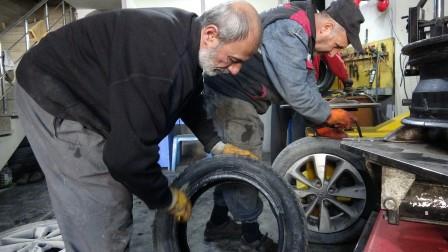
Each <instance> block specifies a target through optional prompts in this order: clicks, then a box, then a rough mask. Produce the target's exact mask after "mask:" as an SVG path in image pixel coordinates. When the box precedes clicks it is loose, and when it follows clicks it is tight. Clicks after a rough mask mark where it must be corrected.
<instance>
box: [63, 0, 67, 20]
mask: <svg viewBox="0 0 448 252" xmlns="http://www.w3.org/2000/svg"><path fill="white" fill-rule="evenodd" d="M62 17H63V18H62V24H63V25H66V24H67V20H66V19H65V1H62Z"/></svg>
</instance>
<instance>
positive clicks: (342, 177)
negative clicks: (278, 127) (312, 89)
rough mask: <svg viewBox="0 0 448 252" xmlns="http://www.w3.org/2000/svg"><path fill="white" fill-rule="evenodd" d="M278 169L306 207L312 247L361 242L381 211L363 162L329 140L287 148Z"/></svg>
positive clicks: (311, 139)
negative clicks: (368, 222) (371, 217)
mask: <svg viewBox="0 0 448 252" xmlns="http://www.w3.org/2000/svg"><path fill="white" fill-rule="evenodd" d="M273 169H274V171H276V172H277V173H278V174H279V175H280V176H281V177H283V179H284V180H285V181H286V182H287V183H288V184H289V185H291V186H292V187H293V188H294V192H295V196H296V197H297V199H298V200H299V201H300V202H301V203H302V206H303V208H304V212H305V220H306V222H307V227H308V230H309V232H308V234H309V241H310V242H315V243H323V244H334V243H342V242H347V241H351V240H354V239H357V238H358V236H359V234H360V233H361V231H362V228H363V226H364V224H365V222H366V220H367V219H368V216H369V214H370V212H371V211H372V210H373V209H374V208H375V206H376V201H377V199H376V193H375V188H374V186H373V183H372V181H371V179H370V177H369V175H368V172H367V170H366V168H365V165H364V163H363V160H362V158H361V157H359V156H356V155H353V154H351V153H349V152H347V151H344V150H342V149H340V148H339V141H337V140H332V139H328V138H317V137H308V138H302V139H299V140H297V141H295V142H294V143H292V144H290V145H288V146H287V147H286V148H285V149H284V150H283V151H282V152H281V153H280V154H279V156H278V157H277V158H276V159H275V161H274V164H273Z"/></svg>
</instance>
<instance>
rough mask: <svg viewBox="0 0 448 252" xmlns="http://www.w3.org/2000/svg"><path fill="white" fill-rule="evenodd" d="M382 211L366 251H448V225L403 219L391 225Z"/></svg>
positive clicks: (365, 248)
mask: <svg viewBox="0 0 448 252" xmlns="http://www.w3.org/2000/svg"><path fill="white" fill-rule="evenodd" d="M383 215H384V211H380V213H378V216H377V218H376V222H375V225H374V226H373V229H372V231H371V232H370V236H369V240H368V242H367V244H366V246H365V247H364V252H378V251H384V252H420V251H425V252H448V226H442V225H434V224H426V223H418V222H411V221H403V220H401V221H400V223H399V224H398V225H391V224H389V223H387V221H386V220H385V219H384V218H383Z"/></svg>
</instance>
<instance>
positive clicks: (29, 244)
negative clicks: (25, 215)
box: [0, 220, 65, 252]
mask: <svg viewBox="0 0 448 252" xmlns="http://www.w3.org/2000/svg"><path fill="white" fill-rule="evenodd" d="M64 248H65V247H64V241H63V240H62V235H61V232H60V230H59V226H58V223H57V222H56V220H47V221H39V222H34V223H30V224H26V225H23V226H18V227H15V228H12V229H9V230H6V231H3V232H2V233H0V251H3V252H15V251H59V252H65V249H64Z"/></svg>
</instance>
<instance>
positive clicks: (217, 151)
mask: <svg viewBox="0 0 448 252" xmlns="http://www.w3.org/2000/svg"><path fill="white" fill-rule="evenodd" d="M225 145H226V144H225V143H223V142H222V141H219V142H217V143H216V144H215V146H213V148H212V150H211V153H212V154H213V155H218V154H222V152H223V151H224V146H225Z"/></svg>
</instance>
